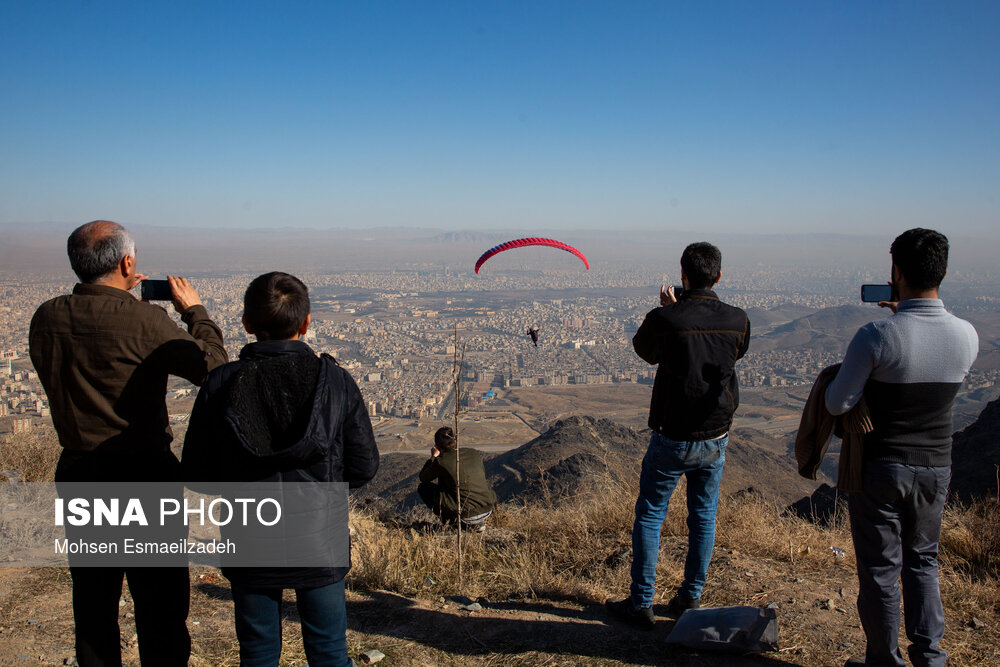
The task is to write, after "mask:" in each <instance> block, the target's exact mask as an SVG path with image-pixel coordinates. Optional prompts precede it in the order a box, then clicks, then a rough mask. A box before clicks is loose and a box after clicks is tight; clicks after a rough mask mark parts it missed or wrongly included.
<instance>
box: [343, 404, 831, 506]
mask: <svg viewBox="0 0 1000 667" xmlns="http://www.w3.org/2000/svg"><path fill="white" fill-rule="evenodd" d="M648 443H649V431H641V432H640V431H636V430H634V429H631V428H629V427H627V426H623V425H621V424H618V423H615V422H612V421H609V420H607V419H594V418H593V417H588V416H572V417H567V418H566V419H561V420H559V421H556V422H555V423H553V424H552V425H551V426H550V427H549V428H548V429H547V430H546V431H545V432H544V433H542V434H541V435H539V436H538V437H537V438H535V439H533V440H531V441H529V442H527V443H525V444H523V445H521V446H520V447H518V448H516V449H512V450H510V451H508V452H504V453H502V454H498V455H495V456H492V457H489V458H486V459H485V465H486V474H487V477H488V478H489V480H490V483H491V484H492V485H493V488H494V489H495V490H496V492H497V496H498V497H499V498H500V500H501V502H513V503H516V504H521V503H525V502H531V503H534V502H537V501H539V500H544V501H546V502H553V503H554V502H558V501H560V500H561V499H563V498H569V497H575V496H580V495H588V494H590V493H593V492H602V491H606V490H607V488H608V486H609V485H616V486H617V485H619V483H620V482H634V481H635V480H637V479H638V476H639V471H640V468H641V465H642V457H643V455H644V454H645V452H646V447H647V446H648ZM425 460H426V458H425V457H423V456H416V455H403V454H387V455H385V456H383V457H382V461H383V462H382V468H381V470H380V471H379V474H378V476H377V477H376V478H375V480H373V481H372V482H371V483H370V484H368V485H367V486H366V487H365V488H364V489H363V490H362V491H360V492H359V493H358V499H359V500H360V501H361V502H362V503H365V502H375V501H376V498H377V499H378V500H377V502H378V503H379V504H380V505H381V506H382V507H384V508H387V509H396V510H404V509H406V508H408V507H412V506H415V505H418V504H419V499H418V498H417V495H416V487H417V483H418V481H417V473H418V472H419V470H420V467H421V466H422V465H423V462H424V461H425ZM748 487H753V488H754V490H755V491H757V492H758V493H759V494H760V495H761V497H763V498H766V499H768V500H770V501H773V502H776V503H779V504H785V503H789V502H792V501H793V500H796V499H798V498H801V497H802V496H803V495H808V494H810V493H812V491H813V490H814V489H815V487H816V483H815V482H809V481H808V480H803V479H802V478H800V477H799V476H798V474H797V473H796V469H795V466H794V462H793V460H792V459H791V458H790V457H787V456H786V457H783V456H780V455H778V454H776V453H775V452H773V451H771V450H769V449H768V448H766V447H764V446H761V445H760V444H757V443H756V442H755V441H754V439H753V437H751V436H750V435H744V434H739V433H736V434H733V435H732V436H731V437H730V441H729V447H728V449H727V450H726V469H725V473H724V475H723V492H725V493H734V492H737V491H740V490H742V489H746V488H748Z"/></svg>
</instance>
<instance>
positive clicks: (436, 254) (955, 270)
mask: <svg viewBox="0 0 1000 667" xmlns="http://www.w3.org/2000/svg"><path fill="white" fill-rule="evenodd" d="M78 224H79V223H76V222H72V223H41V224H26V223H20V224H2V223H0V267H2V268H3V269H6V270H11V271H30V272H36V273H37V272H43V273H44V272H54V273H58V274H60V275H66V276H70V277H71V276H72V274H71V272H70V270H69V265H68V261H67V259H66V250H65V247H66V246H65V243H66V237H67V236H68V235H69V233H70V232H71V231H72V230H73V229H74V228H75V227H76V226H78ZM125 224H126V226H127V227H128V228H129V229H130V230H131V232H132V236H133V237H134V238H135V240H136V245H137V248H138V249H139V257H140V269H141V270H143V271H146V270H147V269H148V270H152V271H187V272H192V271H194V272H197V273H206V272H212V271H213V270H224V271H234V270H247V271H251V272H252V271H258V272H262V271H267V270H274V269H279V268H280V269H282V270H288V271H291V272H296V271H351V270H417V269H423V270H429V269H433V270H449V271H458V272H467V273H468V274H469V275H470V276H471V275H473V264H474V263H475V260H476V258H477V257H478V256H479V254H481V253H482V252H484V251H485V250H486V249H488V248H489V247H491V246H493V245H495V244H496V243H499V242H501V241H503V240H507V239H511V238H518V237H520V236H543V237H544V236H548V237H554V238H558V239H559V240H562V241H565V242H567V243H569V244H571V245H574V246H575V247H577V248H578V249H580V250H581V251H582V252H583V253H584V254H585V255H587V257H588V259H589V260H590V263H591V269H592V270H591V272H589V273H590V274H594V273H597V272H607V271H625V270H639V269H641V270H647V271H652V272H661V273H662V274H663V275H664V276H666V277H667V278H668V279H669V277H670V276H672V275H673V274H674V273H678V274H679V268H678V264H679V261H680V254H681V252H682V251H683V249H684V246H685V245H687V244H688V243H692V242H695V241H705V240H707V241H709V242H712V243H715V244H716V245H718V246H719V247H720V249H721V250H722V252H723V270H724V272H725V271H726V270H727V269H732V268H740V269H741V270H747V269H752V268H754V267H760V268H765V269H771V270H781V269H782V268H790V267H795V268H797V269H800V270H804V271H806V272H808V273H810V274H811V275H822V274H824V273H832V272H839V273H843V272H860V273H864V274H869V275H871V276H873V277H874V278H873V279H878V280H881V277H882V276H883V274H885V278H886V279H887V277H888V276H887V274H888V268H889V244H890V243H891V242H892V239H893V238H894V237H895V235H896V234H898V233H899V231H902V230H899V231H897V232H895V233H894V234H892V235H883V234H876V233H872V234H846V233H824V232H803V233H798V234H766V233H758V234H753V233H726V232H715V233H713V232H710V231H707V230H690V231H683V230H641V231H634V230H621V229H607V230H574V231H558V230H550V229H521V230H517V229H505V230H493V231H476V230H447V229H440V228H439V229H434V228H419V227H405V228H400V227H373V228H367V229H366V228H354V229H337V228H328V229H309V228H302V227H271V228H256V229H231V228H223V227H216V228H208V227H169V226H163V225H159V226H155V225H141V224H129V223H125ZM942 231H945V232H946V233H948V230H947V229H946V228H944V229H942ZM948 236H949V240H950V242H951V258H950V267H951V274H952V276H951V277H952V278H955V277H957V276H962V275H966V274H971V273H975V274H978V276H977V277H978V278H980V279H987V278H990V277H991V276H993V277H996V274H997V269H996V257H997V256H998V255H1000V238H998V239H991V238H988V237H983V236H969V235H966V234H950V233H949V234H948ZM486 268H487V269H489V270H486V271H485V273H484V274H483V277H484V278H485V276H486V275H488V274H489V273H491V272H502V271H505V270H511V269H513V270H515V271H516V270H522V271H523V270H537V271H545V270H549V269H554V270H562V271H569V272H579V273H580V275H581V277H582V276H584V275H585V272H584V271H583V267H582V265H578V264H577V263H576V260H575V259H574V258H572V257H571V256H570V255H568V254H566V253H562V252H560V251H558V250H552V249H533V250H520V251H514V252H511V253H505V254H504V255H501V256H499V259H498V260H491V263H490V264H487V267H486Z"/></svg>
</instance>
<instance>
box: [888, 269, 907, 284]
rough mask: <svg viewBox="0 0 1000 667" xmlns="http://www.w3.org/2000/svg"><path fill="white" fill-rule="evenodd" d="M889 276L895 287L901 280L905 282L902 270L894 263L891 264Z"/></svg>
mask: <svg viewBox="0 0 1000 667" xmlns="http://www.w3.org/2000/svg"><path fill="white" fill-rule="evenodd" d="M889 277H890V278H892V284H893V285H895V286H896V287H897V288H898V287H899V285H900V284H901V283H902V282H905V279H904V278H903V272H902V271H900V270H899V267H898V266H896V265H895V264H893V265H892V269H891V270H890V271H889Z"/></svg>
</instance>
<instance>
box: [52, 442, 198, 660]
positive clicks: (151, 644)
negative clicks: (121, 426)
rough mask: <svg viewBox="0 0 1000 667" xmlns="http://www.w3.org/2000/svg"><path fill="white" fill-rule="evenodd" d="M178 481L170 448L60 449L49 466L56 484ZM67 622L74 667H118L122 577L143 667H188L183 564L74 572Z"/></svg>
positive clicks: (77, 569)
mask: <svg viewBox="0 0 1000 667" xmlns="http://www.w3.org/2000/svg"><path fill="white" fill-rule="evenodd" d="M178 479H180V463H179V462H178V461H177V457H175V456H174V455H173V454H171V453H170V452H169V451H163V452H143V453H128V452H113V453H108V454H98V453H89V452H72V451H64V452H63V454H62V456H61V457H60V458H59V465H58V466H57V468H56V483H57V485H58V483H60V482H120V481H131V482H136V481H147V482H169V481H175V480H178ZM69 572H70V575H72V577H73V620H74V621H75V623H76V659H77V662H79V663H80V667H119V666H120V665H121V664H122V656H121V643H120V642H121V630H120V629H119V627H118V615H119V613H120V611H121V609H120V608H119V606H118V601H119V600H120V599H121V595H122V583H123V581H124V579H125V577H128V587H129V591H131V593H132V600H133V602H134V605H135V630H136V634H137V635H138V639H139V659H140V660H141V661H142V667H175V666H179V665H187V662H188V657H189V656H190V655H191V637H190V636H189V635H188V629H187V615H188V606H189V604H190V597H191V596H190V594H191V589H190V582H189V580H188V569H187V568H186V567H130V568H124V567H74V566H73V560H72V558H70V568H69Z"/></svg>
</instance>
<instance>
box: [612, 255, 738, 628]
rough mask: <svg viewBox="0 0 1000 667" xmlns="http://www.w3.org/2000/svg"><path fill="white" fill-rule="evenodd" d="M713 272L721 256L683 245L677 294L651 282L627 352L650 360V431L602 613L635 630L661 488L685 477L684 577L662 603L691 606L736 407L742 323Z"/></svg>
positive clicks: (650, 588)
mask: <svg viewBox="0 0 1000 667" xmlns="http://www.w3.org/2000/svg"><path fill="white" fill-rule="evenodd" d="M721 277H722V253H720V252H719V249H718V248H716V247H715V246H713V245H711V244H709V243H692V244H691V245H689V246H688V247H687V248H685V249H684V253H683V254H682V255H681V280H682V282H683V285H684V291H683V293H682V294H681V296H680V298H677V297H676V296H675V295H674V289H673V287H670V288H668V289H667V290H664V289H663V288H661V289H660V304H661V307H660V308H656V309H654V310H651V311H650V312H649V313H648V314H647V315H646V319H645V321H644V322H643V323H642V326H640V327H639V330H638V331H637V332H636V334H635V337H634V338H633V339H632V345H633V347H635V351H636V354H638V355H639V356H640V357H642V358H643V359H644V360H645V361H647V362H649V363H650V364H658V367H657V369H656V380H655V382H654V384H653V397H652V400H651V402H650V406H649V428H651V429H652V431H653V433H652V436H651V438H650V443H649V449H648V450H647V451H646V456H645V457H644V458H643V461H642V473H641V475H640V477H639V498H638V500H636V503H635V523H634V524H633V527H632V572H631V573H632V586H631V590H630V593H631V594H630V596H629V597H627V598H625V599H624V600H620V601H609V602H608V605H607V606H608V611H609V612H610V613H611V614H612V615H613V616H615V617H617V618H619V619H622V620H624V621H626V622H629V623H631V624H632V625H635V626H637V627H640V628H645V629H649V628H652V627H653V625H654V623H655V617H654V615H653V609H652V605H653V593H654V584H655V583H656V562H657V558H658V555H659V547H660V529H661V527H662V525H663V520H664V519H665V518H666V516H667V505H668V503H669V502H670V495H671V494H672V493H673V490H674V487H675V486H676V485H677V482H678V480H679V479H680V478H681V475H684V476H686V477H687V505H688V520H687V524H688V554H687V559H686V562H685V565H684V581H683V582H682V583H681V586H680V588H679V590H678V591H677V593H676V595H674V597H673V599H671V600H670V603H669V605H668V608H667V613H668V614H669V615H672V616H678V615H680V614H682V613H683V612H684V611H685V610H686V609H693V608H696V607H698V606H700V604H701V602H700V600H701V590H702V587H703V586H704V585H705V576H706V573H707V571H708V563H709V561H710V560H711V558H712V548H713V547H714V545H715V513H716V508H717V506H718V502H719V483H720V482H721V480H722V467H723V464H724V463H725V453H726V444H727V443H728V439H729V428H730V426H731V425H732V422H733V413H734V412H735V411H736V407H737V405H738V404H739V387H738V383H737V377H736V372H735V365H736V360H737V359H739V358H740V357H742V356H743V355H744V354H746V351H747V346H748V344H749V341H750V320H749V319H747V315H746V313H745V312H743V311H742V310H740V309H739V308H735V307H733V306H729V305H727V304H724V303H722V302H721V301H720V300H719V297H717V296H716V295H715V292H713V291H712V287H713V286H714V285H715V284H716V283H717V282H719V279H720V278H721Z"/></svg>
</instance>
